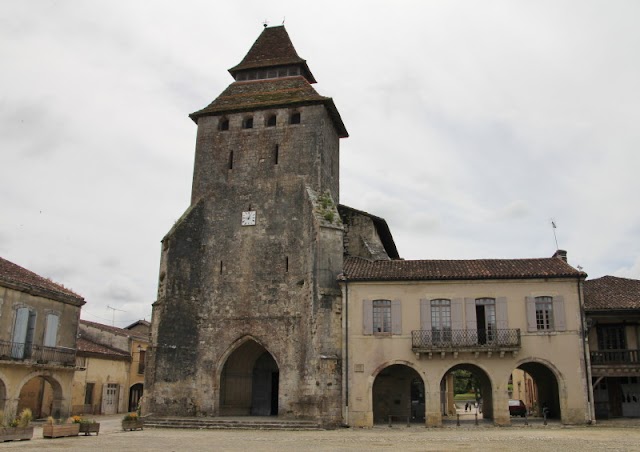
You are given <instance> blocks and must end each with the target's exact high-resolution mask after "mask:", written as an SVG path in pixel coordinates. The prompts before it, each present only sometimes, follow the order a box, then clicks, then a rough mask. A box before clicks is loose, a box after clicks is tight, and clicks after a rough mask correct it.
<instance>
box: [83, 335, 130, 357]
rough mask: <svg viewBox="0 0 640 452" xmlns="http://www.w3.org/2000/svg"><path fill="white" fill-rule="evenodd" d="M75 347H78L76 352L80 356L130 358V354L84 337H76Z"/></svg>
mask: <svg viewBox="0 0 640 452" xmlns="http://www.w3.org/2000/svg"><path fill="white" fill-rule="evenodd" d="M76 347H77V349H78V354H79V355H81V356H96V357H99V358H111V359H119V360H128V359H131V355H130V354H129V353H127V352H125V351H122V350H118V349H116V348H111V347H107V346H106V345H102V344H98V343H97V342H93V341H92V340H90V339H87V338H85V337H79V338H78V339H77V341H76Z"/></svg>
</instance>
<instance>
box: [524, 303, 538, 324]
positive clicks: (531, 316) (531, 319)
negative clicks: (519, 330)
mask: <svg viewBox="0 0 640 452" xmlns="http://www.w3.org/2000/svg"><path fill="white" fill-rule="evenodd" d="M525 300H526V308H527V331H529V332H532V331H538V326H537V324H536V299H535V298H533V297H526V298H525Z"/></svg>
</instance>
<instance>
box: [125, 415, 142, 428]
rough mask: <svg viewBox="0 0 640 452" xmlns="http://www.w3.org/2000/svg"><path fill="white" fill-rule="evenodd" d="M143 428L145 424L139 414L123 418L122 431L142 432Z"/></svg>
mask: <svg viewBox="0 0 640 452" xmlns="http://www.w3.org/2000/svg"><path fill="white" fill-rule="evenodd" d="M143 427H144V424H143V423H142V419H140V417H139V416H138V413H127V415H126V416H125V417H124V418H122V430H138V429H140V430H142V429H143Z"/></svg>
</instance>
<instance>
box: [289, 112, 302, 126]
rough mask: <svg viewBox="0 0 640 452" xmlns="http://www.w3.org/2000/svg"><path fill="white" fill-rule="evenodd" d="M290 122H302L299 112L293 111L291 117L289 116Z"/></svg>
mask: <svg viewBox="0 0 640 452" xmlns="http://www.w3.org/2000/svg"><path fill="white" fill-rule="evenodd" d="M289 124H300V113H299V112H295V113H291V117H290V118H289Z"/></svg>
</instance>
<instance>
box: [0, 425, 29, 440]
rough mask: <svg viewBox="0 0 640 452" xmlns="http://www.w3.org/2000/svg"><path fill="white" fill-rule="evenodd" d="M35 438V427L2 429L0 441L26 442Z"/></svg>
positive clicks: (0, 429) (0, 430)
mask: <svg viewBox="0 0 640 452" xmlns="http://www.w3.org/2000/svg"><path fill="white" fill-rule="evenodd" d="M32 437H33V427H0V441H2V442H4V441H24V440H29V439H31V438H32Z"/></svg>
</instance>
